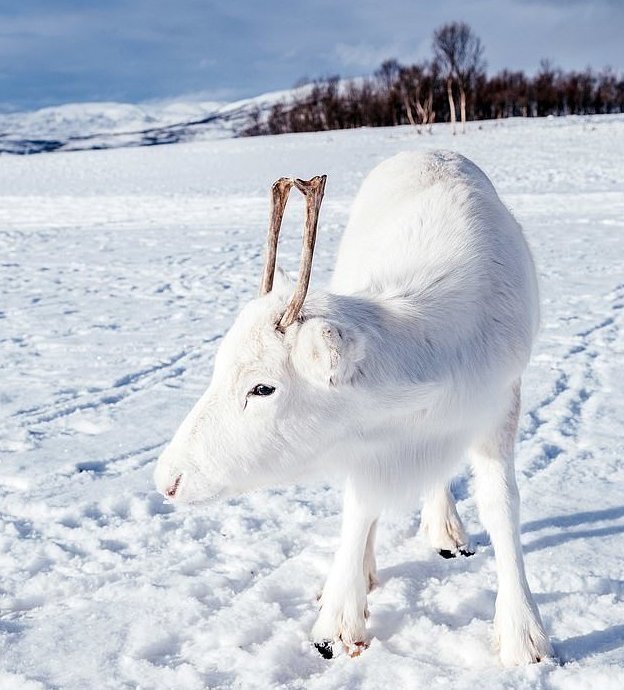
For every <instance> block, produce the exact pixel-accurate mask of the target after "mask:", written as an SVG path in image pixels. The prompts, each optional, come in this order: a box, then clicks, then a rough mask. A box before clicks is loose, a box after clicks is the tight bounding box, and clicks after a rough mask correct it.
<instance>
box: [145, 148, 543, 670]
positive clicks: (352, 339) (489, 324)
mask: <svg viewBox="0 0 624 690" xmlns="http://www.w3.org/2000/svg"><path fill="white" fill-rule="evenodd" d="M293 185H294V186H296V187H297V188H298V189H299V190H300V191H301V192H303V193H304V194H305V196H306V199H307V213H306V230H305V240H304V252H303V257H302V264H301V267H300V273H299V280H298V283H297V285H296V287H293V286H292V285H291V284H290V283H289V282H288V281H287V280H286V279H285V277H284V276H283V275H282V274H281V273H280V272H278V274H277V279H276V280H275V285H273V283H274V274H275V257H276V248H277V240H278V234H279V227H280V224H281V219H282V216H283V213H284V208H285V204H286V201H287V197H288V193H289V190H290V188H291V187H292V186H293ZM324 186H325V178H324V177H317V178H314V179H312V180H310V181H309V182H304V181H302V180H293V179H287V178H282V179H281V180H278V182H276V183H275V185H274V186H273V209H272V216H271V226H270V231H269V246H268V252H267V263H266V266H265V271H264V276H263V280H262V290H261V296H260V297H259V298H257V299H255V300H253V301H252V302H251V303H250V304H248V305H247V306H246V307H245V308H244V309H243V310H242V312H241V314H240V315H239V317H238V318H237V320H236V321H235V323H234V325H233V326H232V328H231V329H230V331H229V332H228V333H227V334H226V336H225V338H224V339H223V342H222V344H221V347H220V348H219V351H218V354H217V357H216V360H215V366H214V376H213V379H212V382H211V384H210V387H209V388H208V390H207V391H206V393H205V394H204V395H203V396H202V398H201V399H200V400H199V401H198V402H197V404H196V405H195V407H194V408H193V410H192V411H191V412H190V414H189V415H188V416H187V418H186V419H185V420H184V422H183V423H182V425H181V426H180V428H179V430H178V431H177V433H176V434H175V436H174V438H173V440H172V441H171V443H170V445H169V446H168V447H167V449H166V450H165V451H164V452H163V454H162V456H161V457H160V459H159V461H158V465H157V468H156V483H157V485H158V487H159V489H160V490H161V491H162V492H163V494H165V495H166V496H167V497H168V498H169V499H171V500H174V501H176V502H192V501H197V500H203V499H209V498H216V497H222V496H234V495H239V494H241V493H243V492H246V491H249V490H251V489H256V488H259V487H265V486H268V485H271V484H275V483H283V482H285V481H291V482H295V481H298V480H300V479H301V478H302V477H305V476H306V474H308V475H310V474H314V475H318V474H319V471H320V470H322V471H323V472H325V473H328V472H334V473H340V474H343V475H346V490H345V498H344V516H343V526H342V539H341V545H340V548H339V549H338V552H337V553H336V557H335V561H334V564H333V566H332V569H331V572H330V574H329V577H328V579H327V583H326V585H325V588H324V591H323V594H322V598H321V611H320V615H319V618H318V620H317V622H316V624H315V626H314V629H313V632H312V635H313V640H314V642H315V644H316V646H317V648H318V649H319V651H320V652H321V654H323V655H324V656H326V657H330V656H331V655H332V653H333V651H335V649H336V647H337V646H338V645H339V644H341V645H342V646H343V647H344V648H345V649H346V651H347V652H348V653H349V654H351V655H356V654H359V653H360V651H361V650H362V649H363V648H364V647H366V645H367V633H366V628H365V621H366V617H367V604H366V594H367V591H369V590H370V589H371V587H373V586H374V584H375V583H376V581H377V580H376V571H375V556H374V541H375V526H376V523H377V519H378V517H379V514H380V512H381V511H382V510H383V508H384V506H386V505H388V504H389V503H392V504H396V503H397V501H399V500H400V501H403V502H404V503H406V504H407V505H408V506H411V505H414V503H415V502H416V501H417V500H418V498H419V497H420V496H421V495H424V496H425V504H424V508H423V512H422V517H423V527H424V529H425V531H426V532H427V533H428V535H429V538H430V540H431V543H432V545H433V546H434V547H435V548H436V549H438V550H439V551H441V552H442V553H443V555H445V556H452V555H455V554H457V553H460V552H463V553H466V554H467V553H468V552H467V551H466V550H467V548H468V546H467V538H466V535H465V532H464V529H463V527H462V523H461V521H460V519H459V516H458V514H457V511H456V509H455V504H454V502H453V498H452V496H451V493H450V492H449V490H448V488H447V483H448V481H449V479H450V477H451V476H452V475H453V474H454V472H456V471H457V468H458V465H459V464H460V463H461V462H462V459H463V458H464V457H465V455H466V454H468V455H469V457H470V458H471V461H472V466H473V469H474V477H475V485H476V498H477V503H478V506H479V512H480V515H481V518H482V521H483V524H484V526H485V527H486V529H487V530H488V532H489V533H490V536H491V540H492V544H493V546H494V551H495V554H496V565H497V569H498V581H499V586H498V596H497V599H496V615H495V628H496V633H497V637H498V641H499V647H500V656H501V659H502V662H503V663H504V664H506V665H514V664H525V663H530V662H536V661H539V660H540V659H542V658H543V657H545V656H548V655H549V654H550V653H551V648H550V645H549V642H548V638H547V636H546V634H545V632H544V627H543V625H542V621H541V620H540V615H539V613H538V610H537V607H536V605H535V603H534V601H533V597H532V595H531V592H530V590H529V586H528V584H527V579H526V575H525V571H524V564H523V558H522V550H521V546H520V534H519V522H518V520H519V518H518V510H519V497H518V489H517V486H516V480H515V474H514V438H515V434H516V428H517V424H518V414H519V409H520V377H521V375H522V373H523V370H524V368H525V366H526V364H527V362H528V360H529V355H530V352H531V346H532V342H533V339H534V336H535V333H536V330H537V327H538V320H539V305H538V291H537V285H536V278H535V270H534V267H533V262H532V259H531V255H530V252H529V249H528V247H527V245H526V243H525V241H524V238H523V235H522V231H521V229H520V227H519V225H518V224H517V223H516V222H515V220H514V219H513V218H512V216H511V214H510V213H509V212H508V211H507V209H506V208H505V207H504V205H503V204H502V203H501V201H500V199H499V198H498V196H497V194H496V191H495V190H494V187H493V186H492V184H491V183H490V181H489V180H488V178H487V177H486V176H485V174H484V173H483V172H482V171H481V170H480V169H479V168H478V167H477V166H476V165H474V164H473V163H471V162H470V161H469V160H467V159H466V158H464V157H462V156H460V155H458V154H455V153H448V152H432V153H415V152H409V153H402V154H399V155H398V156H395V157H394V158H391V159H389V160H387V161H385V162H383V163H381V165H379V166H378V167H377V168H375V169H374V170H373V171H372V172H371V173H370V175H369V176H368V177H367V179H366V180H365V181H364V184H363V185H362V188H361V190H360V192H359V194H358V196H357V198H356V200H355V203H354V206H353V209H352V211H351V217H350V220H349V223H348V226H347V229H346V231H345V233H344V237H343V239H342V244H341V246H340V251H339V255H338V260H337V263H336V269H335V273H334V277H333V281H332V284H331V288H330V290H329V291H326V292H318V293H312V294H310V295H309V296H306V293H307V287H308V281H309V277H310V269H311V263H312V253H313V247H314V239H315V235H316V225H317V219H318V212H319V208H320V203H321V199H322V196H323V191H324ZM293 291H294V294H293ZM291 295H292V296H291Z"/></svg>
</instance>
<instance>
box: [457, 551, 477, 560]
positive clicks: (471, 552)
mask: <svg viewBox="0 0 624 690" xmlns="http://www.w3.org/2000/svg"><path fill="white" fill-rule="evenodd" d="M459 553H461V555H462V556H466V558H469V557H470V556H474V555H475V552H474V551H470V549H460V550H459Z"/></svg>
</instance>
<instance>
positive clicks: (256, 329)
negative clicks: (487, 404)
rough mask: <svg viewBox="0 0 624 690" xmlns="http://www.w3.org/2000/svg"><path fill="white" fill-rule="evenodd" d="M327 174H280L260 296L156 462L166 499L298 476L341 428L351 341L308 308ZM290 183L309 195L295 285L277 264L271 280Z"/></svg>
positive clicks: (217, 492) (222, 348) (245, 311)
mask: <svg viewBox="0 0 624 690" xmlns="http://www.w3.org/2000/svg"><path fill="white" fill-rule="evenodd" d="M325 179H326V178H325V176H323V177H315V178H313V179H312V180H309V181H303V180H294V179H290V178H282V179H280V180H278V181H277V182H276V183H275V184H274V185H273V189H272V210H271V222H270V227H269V235H268V247H267V259H266V264H265V268H264V273H263V277H262V285H261V289H260V296H259V297H258V298H257V299H255V300H253V301H252V302H251V303H249V304H248V305H247V306H246V307H245V308H244V309H243V310H242V312H241V313H240V314H239V316H238V318H237V319H236V321H235V323H234V325H233V326H232V328H231V329H230V330H229V332H228V333H227V334H226V335H225V337H224V339H223V341H222V343H221V346H220V348H219V351H218V353H217V356H216V359H215V365H214V373H213V378H212V382H211V384H210V386H209V388H208V390H207V391H206V392H205V393H204V395H203V396H202V397H201V398H200V400H199V401H198V402H197V404H196V405H195V407H194V408H193V409H192V410H191V412H190V413H189V414H188V416H187V417H186V419H185V420H184V421H183V422H182V425H181V426H180V428H179V429H178V431H177V432H176V434H175V436H174V438H173V440H172V441H171V443H170V444H169V446H168V447H167V448H166V449H165V451H164V452H163V453H162V455H161V456H160V458H159V460H158V464H157V466H156V472H155V480H156V484H157V486H158V488H159V490H160V491H161V492H162V493H163V494H165V495H166V496H167V497H168V498H170V499H175V500H176V501H178V500H179V501H180V502H188V501H196V500H204V499H209V498H214V497H217V496H228V495H235V494H239V493H242V492H244V491H247V490H250V489H253V488H257V487H261V486H267V485H270V484H272V483H276V482H281V481H285V480H296V479H297V477H298V476H300V475H301V474H303V473H305V472H306V471H307V468H306V464H309V462H310V460H311V458H313V457H317V456H319V455H320V454H322V451H323V450H324V449H325V448H326V447H327V445H328V443H331V439H332V438H333V437H334V435H337V434H339V431H340V421H339V420H340V416H341V415H340V411H341V404H340V400H339V398H340V395H338V394H337V392H338V391H339V389H340V384H341V383H342V382H346V381H347V380H348V379H349V378H350V377H351V376H352V373H353V367H354V362H355V360H356V359H357V356H356V347H355V341H354V340H353V339H352V338H351V337H350V336H349V335H348V334H346V333H344V332H341V330H340V329H339V328H338V326H337V325H336V324H333V323H330V322H329V321H328V320H326V319H325V318H322V317H318V316H314V312H312V313H308V314H307V315H306V314H305V312H303V313H302V307H303V304H304V300H305V298H306V293H307V289H308V284H309V280H310V271H311V267H312V256H313V252H314V243H315V238H316V228H317V223H318V214H319V210H320V205H321V200H322V197H323V192H324V188H325ZM293 186H295V187H297V189H299V190H300V191H301V192H302V193H303V194H304V195H305V197H306V223H305V232H304V242H303V251H302V258H301V265H300V270H299V278H298V281H297V284H296V285H295V286H294V288H293V286H292V284H291V282H290V281H289V280H288V279H287V278H286V277H285V275H284V274H282V273H281V272H279V271H278V272H277V279H276V280H275V278H276V271H275V261H276V254H277V243H278V238H279V231H280V226H281V221H282V217H283V214H284V209H285V206H286V202H287V199H288V194H289V192H290V190H291V188H292V187H293ZM274 283H275V285H274Z"/></svg>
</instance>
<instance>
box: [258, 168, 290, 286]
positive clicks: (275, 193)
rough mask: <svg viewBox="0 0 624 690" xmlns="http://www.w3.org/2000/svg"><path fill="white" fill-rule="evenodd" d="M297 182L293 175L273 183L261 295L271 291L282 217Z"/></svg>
mask: <svg viewBox="0 0 624 690" xmlns="http://www.w3.org/2000/svg"><path fill="white" fill-rule="evenodd" d="M294 184H296V182H295V180H293V178H292V177H280V179H279V180H277V181H276V182H274V183H273V187H272V188H271V219H270V221H269V233H268V235H267V250H266V261H265V264H264V271H263V273H262V283H261V284H260V295H266V294H267V292H271V288H272V287H273V278H274V276H275V260H276V257H277V241H278V240H279V234H280V230H281V227H282V218H283V217H284V210H285V208H286V202H287V201H288V195H289V194H290V190H291V189H292V187H293V185H294Z"/></svg>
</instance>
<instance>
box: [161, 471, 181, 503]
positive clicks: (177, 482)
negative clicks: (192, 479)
mask: <svg viewBox="0 0 624 690" xmlns="http://www.w3.org/2000/svg"><path fill="white" fill-rule="evenodd" d="M181 480H182V475H181V474H179V475H178V476H177V477H176V480H175V481H174V482H173V484H172V485H171V486H170V487H169V488H168V489H167V491H166V492H165V493H166V494H167V496H168V497H169V498H173V497H174V496H175V495H176V492H177V490H178V487H179V486H180V481H181Z"/></svg>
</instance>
